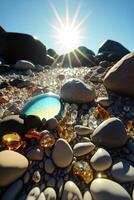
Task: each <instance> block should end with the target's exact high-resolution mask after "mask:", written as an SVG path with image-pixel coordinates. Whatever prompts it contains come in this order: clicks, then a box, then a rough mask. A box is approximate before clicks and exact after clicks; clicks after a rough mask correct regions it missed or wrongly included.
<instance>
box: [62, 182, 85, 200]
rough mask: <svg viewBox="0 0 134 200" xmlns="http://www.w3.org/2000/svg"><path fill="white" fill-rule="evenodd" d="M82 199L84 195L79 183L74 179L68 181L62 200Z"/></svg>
mask: <svg viewBox="0 0 134 200" xmlns="http://www.w3.org/2000/svg"><path fill="white" fill-rule="evenodd" d="M73 199H77V200H82V195H81V192H80V190H79V188H78V187H77V185H76V184H75V183H74V182H72V181H67V182H66V183H65V186H64V190H63V194H62V198H61V200H73Z"/></svg>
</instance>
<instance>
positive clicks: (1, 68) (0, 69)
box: [0, 64, 12, 74]
mask: <svg viewBox="0 0 134 200" xmlns="http://www.w3.org/2000/svg"><path fill="white" fill-rule="evenodd" d="M11 69H12V67H10V66H9V65H6V64H1V65H0V74H3V73H6V72H9V71H10V70H11Z"/></svg>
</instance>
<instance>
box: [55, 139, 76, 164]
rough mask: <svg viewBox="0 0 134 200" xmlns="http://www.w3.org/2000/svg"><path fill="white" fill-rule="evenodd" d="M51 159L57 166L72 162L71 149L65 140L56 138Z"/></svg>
mask: <svg viewBox="0 0 134 200" xmlns="http://www.w3.org/2000/svg"><path fill="white" fill-rule="evenodd" d="M52 159H53V161H54V163H55V165H56V166H58V167H67V166H68V165H69V164H70V163H71V162H72V160H73V151H72V148H71V146H70V145H69V143H68V142H67V141H66V140H64V139H58V140H57V142H56V143H55V146H54V148H53V152H52Z"/></svg>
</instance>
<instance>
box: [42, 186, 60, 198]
mask: <svg viewBox="0 0 134 200" xmlns="http://www.w3.org/2000/svg"><path fill="white" fill-rule="evenodd" d="M43 193H44V195H45V197H46V200H56V198H57V197H56V196H57V195H56V191H55V190H54V188H52V187H48V188H46V189H45V190H44V192H43Z"/></svg>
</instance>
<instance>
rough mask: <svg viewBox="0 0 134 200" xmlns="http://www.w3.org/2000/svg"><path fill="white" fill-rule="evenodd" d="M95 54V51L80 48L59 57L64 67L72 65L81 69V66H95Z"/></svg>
mask: <svg viewBox="0 0 134 200" xmlns="http://www.w3.org/2000/svg"><path fill="white" fill-rule="evenodd" d="M94 56H95V54H94V52H93V51H91V50H90V49H88V48H87V47H84V46H80V47H78V48H77V49H75V50H74V51H71V52H70V53H67V54H65V55H62V56H60V57H59V61H61V62H62V63H63V65H65V66H66V65H67V66H68V65H71V66H73V67H80V66H89V67H92V66H95V65H96V63H95V58H94Z"/></svg>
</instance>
